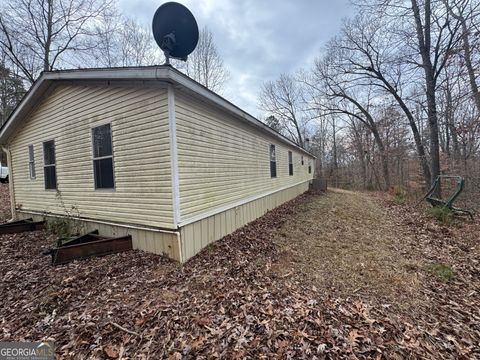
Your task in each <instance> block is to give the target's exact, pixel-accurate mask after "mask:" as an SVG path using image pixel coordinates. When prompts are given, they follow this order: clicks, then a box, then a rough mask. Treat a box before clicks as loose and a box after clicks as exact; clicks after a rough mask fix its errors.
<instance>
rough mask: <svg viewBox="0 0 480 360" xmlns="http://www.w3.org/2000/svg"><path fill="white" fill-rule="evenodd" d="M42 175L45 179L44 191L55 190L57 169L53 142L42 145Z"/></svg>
mask: <svg viewBox="0 0 480 360" xmlns="http://www.w3.org/2000/svg"><path fill="white" fill-rule="evenodd" d="M43 163H44V165H43V175H44V177H45V189H46V190H55V189H56V188H57V169H56V164H55V141H54V140H50V141H46V142H44V143H43Z"/></svg>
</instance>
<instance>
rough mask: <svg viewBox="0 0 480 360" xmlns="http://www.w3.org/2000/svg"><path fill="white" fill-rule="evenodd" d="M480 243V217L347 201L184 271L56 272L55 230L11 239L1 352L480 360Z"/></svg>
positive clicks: (167, 264) (205, 256)
mask: <svg viewBox="0 0 480 360" xmlns="http://www.w3.org/2000/svg"><path fill="white" fill-rule="evenodd" d="M6 191H7V187H6V186H2V187H1V188H0V192H1V198H2V200H3V199H6V196H5V192H6ZM1 207H2V208H8V204H7V202H6V201H2V205H1ZM1 211H3V209H2V210H1ZM1 211H0V212H1ZM2 213H6V212H2ZM479 237H480V224H479V222H478V220H476V221H475V222H473V223H471V222H468V221H467V222H461V223H459V224H457V225H455V226H451V227H444V226H440V225H438V224H436V223H435V222H434V221H433V220H431V219H430V218H429V217H428V216H427V215H425V214H424V213H423V212H422V210H414V209H412V208H409V207H406V206H393V205H391V203H390V202H389V201H388V200H387V199H384V198H381V197H378V196H375V197H372V196H371V195H365V194H359V193H351V192H341V191H335V192H334V191H329V192H327V193H326V194H323V195H321V194H305V195H303V196H301V197H299V198H297V199H295V200H293V201H291V202H289V203H287V204H285V205H283V206H281V207H280V208H277V209H275V210H274V211H271V212H269V213H268V214H267V215H266V216H264V217H263V218H261V219H259V220H257V221H255V222H253V223H251V224H249V225H248V226H246V227H244V228H242V229H240V230H238V231H237V232H235V233H234V234H232V235H230V236H227V237H226V238H224V239H222V240H221V241H218V242H217V243H215V244H214V245H213V246H210V247H209V248H207V249H205V250H204V251H203V252H202V253H201V254H199V255H198V256H197V257H195V258H194V259H192V260H191V261H189V262H188V263H187V264H185V265H184V266H179V265H178V264H176V263H174V262H172V261H169V260H168V259H165V258H163V257H161V256H157V255H152V254H147V253H143V252H140V251H130V252H126V253H122V254H116V255H111V256H106V257H103V258H92V259H88V260H84V261H78V262H73V263H71V264H68V265H64V266H58V267H52V266H51V265H50V262H49V261H50V259H49V258H48V257H45V256H42V255H41V253H42V251H44V250H45V249H47V248H48V247H49V246H50V244H51V243H52V241H53V239H52V238H51V237H48V236H47V235H46V234H45V233H43V232H35V233H24V234H15V235H3V236H0V273H1V274H2V282H1V284H0V322H1V325H2V333H1V334H0V341H19V340H32V341H33V340H40V339H50V340H54V341H55V344H56V347H57V353H58V357H59V358H123V359H127V358H151V359H158V358H162V357H163V358H172V359H180V358H215V357H219V358H255V359H257V358H266V359H270V358H307V359H312V358H319V359H322V358H335V359H336V358H345V359H357V358H358V359H361V358H377V359H380V358H386V359H392V358H393V359H403V358H411V359H417V358H429V359H443V358H447V359H459V358H460V359H461V358H464V359H471V358H480V263H479V261H480V245H479V241H480V239H479ZM438 266H441V267H440V269H444V268H446V269H449V270H451V271H453V275H452V274H450V273H449V274H450V275H449V276H448V277H447V278H445V277H442V274H443V273H439V272H438V271H437V269H438Z"/></svg>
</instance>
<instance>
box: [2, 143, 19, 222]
mask: <svg viewBox="0 0 480 360" xmlns="http://www.w3.org/2000/svg"><path fill="white" fill-rule="evenodd" d="M2 150H3V151H4V152H5V154H7V162H8V189H9V192H10V211H11V213H12V221H13V220H16V219H17V212H16V211H15V187H14V186H13V169H12V153H11V152H10V148H8V147H5V146H2Z"/></svg>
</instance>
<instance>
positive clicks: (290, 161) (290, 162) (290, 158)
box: [288, 151, 293, 176]
mask: <svg viewBox="0 0 480 360" xmlns="http://www.w3.org/2000/svg"><path fill="white" fill-rule="evenodd" d="M288 175H290V176H292V175H293V154H292V152H291V151H289V152H288Z"/></svg>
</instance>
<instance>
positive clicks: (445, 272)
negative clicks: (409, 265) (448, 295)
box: [429, 264, 455, 283]
mask: <svg viewBox="0 0 480 360" xmlns="http://www.w3.org/2000/svg"><path fill="white" fill-rule="evenodd" d="M429 270H430V272H431V273H432V274H433V275H435V276H436V277H437V278H438V279H440V281H442V282H444V283H448V282H449V281H450V280H452V279H453V278H454V276H455V273H454V272H453V270H452V268H451V267H450V266H448V265H445V264H433V265H430V267H429Z"/></svg>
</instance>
